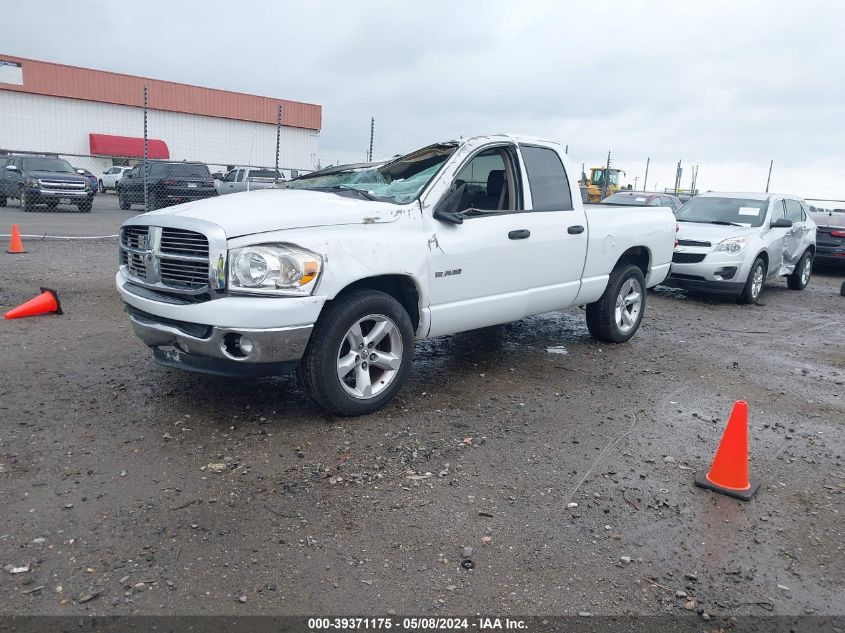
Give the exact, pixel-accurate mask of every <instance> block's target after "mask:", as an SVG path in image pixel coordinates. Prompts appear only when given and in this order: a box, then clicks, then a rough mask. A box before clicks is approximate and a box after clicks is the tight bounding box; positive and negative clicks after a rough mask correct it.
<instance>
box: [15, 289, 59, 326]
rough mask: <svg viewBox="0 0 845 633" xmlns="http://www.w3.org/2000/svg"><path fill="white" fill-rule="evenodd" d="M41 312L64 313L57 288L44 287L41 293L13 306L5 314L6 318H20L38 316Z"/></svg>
mask: <svg viewBox="0 0 845 633" xmlns="http://www.w3.org/2000/svg"><path fill="white" fill-rule="evenodd" d="M40 314H62V306H61V304H60V303H59V295H57V294H56V291H55V290H50V289H49V288H42V289H41V294H40V295H38V296H37V297H35V298H34V299H30V300H29V301H27V302H26V303H22V304H21V305H19V306H18V307H17V308H12V309H11V310H9V311H8V312H7V313H6V314H4V315H3V317H4V318H6V319H20V318H21V317H28V316H38V315H40Z"/></svg>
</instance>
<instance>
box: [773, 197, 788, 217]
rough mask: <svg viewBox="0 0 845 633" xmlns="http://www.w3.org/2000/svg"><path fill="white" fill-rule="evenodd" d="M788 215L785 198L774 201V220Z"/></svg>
mask: <svg viewBox="0 0 845 633" xmlns="http://www.w3.org/2000/svg"><path fill="white" fill-rule="evenodd" d="M783 217H786V211H785V210H784V208H783V200H773V201H772V222H774V221H775V220H777V219H779V218H783Z"/></svg>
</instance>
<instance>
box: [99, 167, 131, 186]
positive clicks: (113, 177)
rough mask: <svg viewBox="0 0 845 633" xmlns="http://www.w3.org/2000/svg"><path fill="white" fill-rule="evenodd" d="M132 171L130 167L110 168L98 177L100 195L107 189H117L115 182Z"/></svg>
mask: <svg viewBox="0 0 845 633" xmlns="http://www.w3.org/2000/svg"><path fill="white" fill-rule="evenodd" d="M130 169H132V168H131V167H125V166H119V165H116V166H114V167H110V168H109V169H107V170H106V171H104V172H103V174H102V175H101V176H100V177H99V179H98V180H99V182H98V185H99V188H100V193H105V192H106V191H107V190H108V189H115V190H116V189H117V181H118V180H120V179H121V178H123V174H125V173H126V172H127V171H129V170H130Z"/></svg>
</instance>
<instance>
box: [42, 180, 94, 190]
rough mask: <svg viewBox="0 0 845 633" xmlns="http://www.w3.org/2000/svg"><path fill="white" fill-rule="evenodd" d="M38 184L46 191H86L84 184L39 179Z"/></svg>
mask: <svg viewBox="0 0 845 633" xmlns="http://www.w3.org/2000/svg"><path fill="white" fill-rule="evenodd" d="M38 183H39V184H40V185H41V189H42V190H44V191H73V192H77V191H85V183H84V182H66V181H61V180H44V179H43V178H42V179H39V181H38Z"/></svg>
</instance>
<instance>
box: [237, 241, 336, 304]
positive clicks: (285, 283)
mask: <svg viewBox="0 0 845 633" xmlns="http://www.w3.org/2000/svg"><path fill="white" fill-rule="evenodd" d="M322 263H323V262H322V258H321V257H320V256H319V255H317V254H316V253H312V252H311V251H307V250H305V249H302V248H298V247H296V246H291V245H288V244H256V245H255V246H246V247H244V248H234V249H232V250H230V251H229V289H230V290H231V291H232V292H243V293H248V294H268V295H277V296H285V295H294V296H304V295H309V294H311V292H312V291H313V290H314V286H315V285H316V283H317V278H318V277H319V276H320V270H321V269H322Z"/></svg>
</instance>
